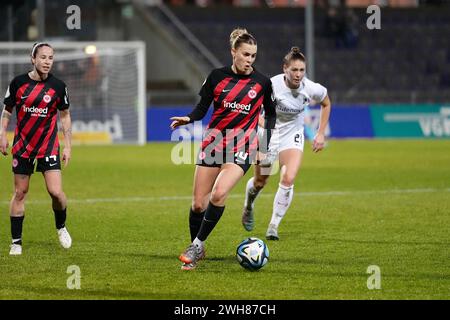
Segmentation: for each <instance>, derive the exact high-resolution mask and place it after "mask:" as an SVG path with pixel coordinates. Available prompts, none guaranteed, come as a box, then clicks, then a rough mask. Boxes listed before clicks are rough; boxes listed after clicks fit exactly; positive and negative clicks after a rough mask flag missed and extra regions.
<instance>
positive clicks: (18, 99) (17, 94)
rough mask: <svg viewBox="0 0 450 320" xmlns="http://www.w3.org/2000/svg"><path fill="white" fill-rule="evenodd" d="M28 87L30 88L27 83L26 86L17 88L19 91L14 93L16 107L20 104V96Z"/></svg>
mask: <svg viewBox="0 0 450 320" xmlns="http://www.w3.org/2000/svg"><path fill="white" fill-rule="evenodd" d="M29 86H30V84H29V83H27V84H25V85H23V86H21V87H20V88H19V90H17V92H16V105H17V106H18V105H20V103H21V102H22V96H23V94H24V92H25V90H27V88H28V87H29Z"/></svg>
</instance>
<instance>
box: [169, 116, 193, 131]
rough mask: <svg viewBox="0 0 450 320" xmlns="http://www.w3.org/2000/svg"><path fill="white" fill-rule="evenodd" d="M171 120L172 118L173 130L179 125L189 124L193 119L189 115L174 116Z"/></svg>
mask: <svg viewBox="0 0 450 320" xmlns="http://www.w3.org/2000/svg"><path fill="white" fill-rule="evenodd" d="M170 120H172V123H171V124H170V128H171V129H172V130H174V129H176V128H177V127H179V126H183V125H185V124H188V123H189V122H190V121H191V118H189V117H172V118H170Z"/></svg>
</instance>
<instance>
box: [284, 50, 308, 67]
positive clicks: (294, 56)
mask: <svg viewBox="0 0 450 320" xmlns="http://www.w3.org/2000/svg"><path fill="white" fill-rule="evenodd" d="M292 60H300V61H303V62H305V63H306V58H305V55H304V54H303V53H301V51H300V49H299V48H298V47H292V48H291V51H289V52H288V54H287V55H285V56H284V58H283V64H285V65H288V64H289V62H291V61H292Z"/></svg>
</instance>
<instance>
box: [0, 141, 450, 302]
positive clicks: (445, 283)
mask: <svg viewBox="0 0 450 320" xmlns="http://www.w3.org/2000/svg"><path fill="white" fill-rule="evenodd" d="M173 146H174V145H173V144H166V143H161V144H156V143H155V144H149V145H147V146H145V147H135V146H107V147H81V146H80V147H74V148H73V155H72V156H73V160H72V162H71V164H70V165H69V167H68V168H67V169H65V170H64V171H63V179H64V181H63V182H64V190H65V192H66V194H67V196H68V198H69V207H68V221H67V226H68V230H69V231H70V233H71V235H72V238H73V246H72V248H71V249H70V250H64V249H62V248H61V247H60V246H59V243H58V240H57V236H56V232H55V229H54V219H53V213H52V211H51V202H50V199H49V197H48V195H47V193H46V191H45V187H44V181H43V179H42V176H41V175H40V174H34V175H33V176H32V179H31V187H30V192H29V194H28V198H27V205H26V219H25V222H24V232H23V241H24V246H23V255H22V256H19V257H10V256H9V255H8V251H9V246H8V245H9V242H10V231H9V228H10V224H9V217H8V202H9V199H10V196H11V192H12V174H11V169H10V165H11V161H10V158H7V159H6V158H2V159H1V161H0V211H1V212H3V214H1V216H0V284H1V285H0V298H1V299H448V297H449V288H450V264H449V258H450V254H449V250H448V248H449V245H450V235H449V229H448V226H449V225H450V217H449V213H450V200H449V199H450V197H449V196H450V169H449V168H450V152H449V150H450V141H449V140H433V141H432V140H377V141H376V140H348V141H345V140H344V141H337V140H332V141H331V142H330V144H329V146H328V147H327V149H326V150H325V151H324V152H322V153H320V154H313V153H312V152H311V151H310V146H309V144H307V145H306V146H305V155H304V160H303V164H302V168H301V170H300V173H299V175H298V177H297V179H296V184H295V192H296V194H295V197H294V200H293V203H292V205H291V208H290V209H289V211H288V213H287V215H286V217H285V219H284V220H283V221H282V224H281V226H280V229H279V235H280V238H281V240H280V241H278V242H273V241H266V242H267V243H268V246H269V250H270V260H269V263H268V264H267V266H265V267H264V268H263V269H261V270H260V271H258V272H249V271H246V270H244V269H243V268H241V267H240V266H239V264H238V263H237V261H236V259H235V256H234V253H235V249H236V246H237V244H238V243H239V242H240V241H241V240H243V239H244V238H246V237H248V236H256V237H259V238H261V239H264V235H265V231H266V228H267V224H268V222H269V220H270V216H271V207H272V201H273V196H274V193H275V191H276V188H277V181H278V176H274V177H272V178H271V180H269V185H268V186H267V187H266V189H264V191H263V193H262V194H261V196H260V197H259V198H258V200H257V202H256V208H255V210H256V227H255V230H254V231H252V232H247V231H245V230H244V229H243V228H242V226H241V222H240V219H241V209H242V203H243V191H244V187H245V182H246V181H247V179H248V178H250V176H251V174H252V172H251V171H249V172H248V173H247V175H246V176H245V177H244V178H243V179H242V180H241V182H240V183H239V185H238V186H237V187H236V188H235V189H234V190H233V192H232V195H231V197H230V198H229V199H228V200H227V205H226V210H225V213H224V215H223V217H222V219H221V221H220V222H219V224H218V225H217V227H216V229H215V230H214V231H213V233H212V234H211V235H210V237H209V239H208V241H207V247H206V248H207V258H206V259H205V260H204V261H202V262H201V263H200V264H199V267H198V268H197V269H196V270H195V271H192V272H183V271H181V270H180V262H179V261H178V260H177V256H178V255H179V253H180V252H181V251H183V250H184V249H185V247H186V246H187V245H188V242H189V231H188V212H189V206H190V202H191V201H190V195H191V192H192V178H193V171H194V165H180V166H176V165H174V164H172V162H171V160H170V155H171V150H172V147H173ZM71 265H76V266H79V268H80V270H81V289H80V290H69V289H68V288H67V286H66V283H67V280H68V278H69V277H70V276H71V274H68V273H67V268H68V267H69V266H71ZM370 265H376V266H379V268H380V270H381V289H380V290H369V289H368V288H367V280H368V277H369V276H370V275H371V274H368V273H367V268H368V267H369V266H370Z"/></svg>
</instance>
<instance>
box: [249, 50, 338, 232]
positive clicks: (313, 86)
mask: <svg viewBox="0 0 450 320" xmlns="http://www.w3.org/2000/svg"><path fill="white" fill-rule="evenodd" d="M283 72H284V73H282V74H279V75H276V76H274V77H272V78H271V80H272V86H273V92H274V95H275V100H276V103H277V106H276V112H277V120H276V125H275V132H274V134H273V136H272V140H271V141H270V145H269V156H268V157H267V159H265V161H263V162H262V163H261V164H260V165H255V173H254V176H253V177H252V178H250V180H248V182H247V187H246V194H245V202H244V209H243V213H242V224H243V226H244V228H245V229H246V230H247V231H251V230H253V227H254V215H253V207H254V201H255V199H256V197H257V196H258V194H259V192H260V191H261V190H262V188H264V186H265V185H266V183H267V180H268V179H269V175H268V173H269V172H270V170H267V168H264V167H267V166H269V167H270V166H271V164H272V163H273V160H275V159H276V157H277V156H278V159H279V164H280V169H281V170H280V171H281V174H280V183H279V187H278V191H277V193H276V195H275V199H274V201H273V211H272V219H271V221H270V223H269V227H268V229H267V233H266V238H267V239H268V240H278V239H279V237H278V226H279V225H280V222H281V220H282V219H283V217H284V215H285V214H286V211H287V210H288V208H289V206H290V204H291V202H292V196H293V194H294V180H295V177H296V176H297V172H298V170H299V168H300V164H301V160H302V156H303V145H304V134H303V131H304V113H305V112H304V111H305V108H306V107H307V106H308V105H309V104H310V103H311V101H312V100H314V101H316V102H320V106H321V109H320V124H319V128H318V130H317V134H316V135H315V137H314V140H313V142H312V149H313V152H319V151H320V150H322V149H323V148H324V145H325V129H326V127H327V124H328V119H329V117H330V111H331V102H330V99H329V97H328V94H327V89H326V88H325V87H324V86H322V85H320V84H319V83H315V82H313V81H311V80H309V79H307V78H306V77H305V72H306V59H305V56H304V55H303V54H302V53H301V52H300V49H299V48H298V47H292V48H291V50H290V52H289V53H288V54H287V55H286V56H285V57H284V60H283ZM262 169H266V170H262Z"/></svg>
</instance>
